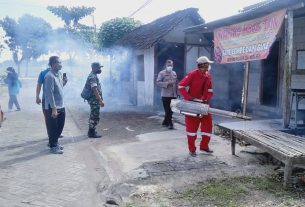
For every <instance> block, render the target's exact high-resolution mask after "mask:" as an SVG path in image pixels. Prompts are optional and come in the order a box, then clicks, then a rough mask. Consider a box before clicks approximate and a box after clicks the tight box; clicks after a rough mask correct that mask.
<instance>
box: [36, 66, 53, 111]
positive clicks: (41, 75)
mask: <svg viewBox="0 0 305 207" xmlns="http://www.w3.org/2000/svg"><path fill="white" fill-rule="evenodd" d="M49 70H50V69H49V68H47V69H45V70H43V71H41V72H40V73H39V76H38V81H37V86H36V103H37V104H40V103H42V106H43V102H44V97H43V93H42V99H40V97H39V95H40V91H41V87H42V85H43V82H44V77H45V76H46V74H47V73H48V72H49ZM42 108H43V107H42Z"/></svg>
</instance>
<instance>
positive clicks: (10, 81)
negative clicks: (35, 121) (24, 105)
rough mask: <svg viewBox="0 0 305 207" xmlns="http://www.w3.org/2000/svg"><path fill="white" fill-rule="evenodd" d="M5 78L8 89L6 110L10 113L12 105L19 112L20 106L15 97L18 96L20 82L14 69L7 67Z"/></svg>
mask: <svg viewBox="0 0 305 207" xmlns="http://www.w3.org/2000/svg"><path fill="white" fill-rule="evenodd" d="M6 72H7V77H6V83H7V87H8V93H9V96H10V98H9V102H8V109H9V111H11V110H12V109H13V105H15V106H16V108H17V111H20V110H21V109H20V105H19V102H18V99H17V95H18V94H19V90H20V88H21V82H20V80H19V78H18V74H17V73H16V71H15V69H14V68H13V67H8V68H7V69H6Z"/></svg>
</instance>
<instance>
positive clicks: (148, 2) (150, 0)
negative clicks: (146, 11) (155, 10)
mask: <svg viewBox="0 0 305 207" xmlns="http://www.w3.org/2000/svg"><path fill="white" fill-rule="evenodd" d="M151 2H152V0H148V1H146V2H145V3H144V4H143V5H142V6H140V7H139V8H138V9H137V10H136V11H134V12H133V13H132V14H131V15H129V16H128V17H132V16H133V15H135V14H136V13H138V12H139V11H140V10H142V9H143V8H144V7H146V6H147V5H148V4H150V3H151Z"/></svg>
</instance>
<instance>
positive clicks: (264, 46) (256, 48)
mask: <svg viewBox="0 0 305 207" xmlns="http://www.w3.org/2000/svg"><path fill="white" fill-rule="evenodd" d="M270 44H271V43H270V42H264V43H260V44H257V45H250V46H245V47H238V48H230V49H226V50H223V56H232V55H240V54H245V53H255V52H261V51H264V50H268V49H269V47H270Z"/></svg>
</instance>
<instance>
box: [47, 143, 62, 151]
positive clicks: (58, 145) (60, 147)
mask: <svg viewBox="0 0 305 207" xmlns="http://www.w3.org/2000/svg"><path fill="white" fill-rule="evenodd" d="M47 146H48V147H50V143H48V145H47ZM56 147H58V148H59V149H60V150H63V149H64V147H63V146H61V145H60V144H57V145H56ZM50 148H51V147H50Z"/></svg>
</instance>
